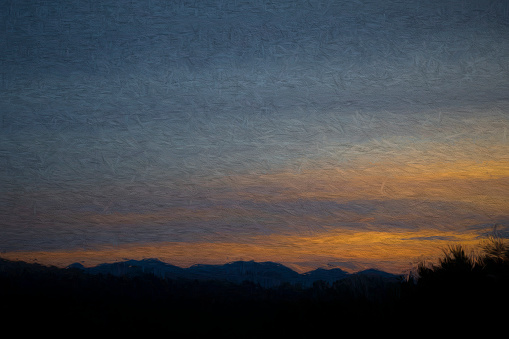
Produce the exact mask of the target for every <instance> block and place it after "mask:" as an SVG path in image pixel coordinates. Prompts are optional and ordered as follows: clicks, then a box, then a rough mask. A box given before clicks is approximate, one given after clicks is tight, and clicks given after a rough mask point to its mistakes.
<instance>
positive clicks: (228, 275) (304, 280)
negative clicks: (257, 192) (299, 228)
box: [68, 259, 397, 287]
mask: <svg viewBox="0 0 509 339" xmlns="http://www.w3.org/2000/svg"><path fill="white" fill-rule="evenodd" d="M68 268H76V269H80V270H83V271H86V272H88V273H91V274H111V275H114V276H139V275H143V274H152V275H155V276H157V277H161V278H167V279H192V280H218V281H229V282H232V283H238V284H240V283H242V282H244V281H249V282H253V283H256V284H259V285H260V286H262V287H276V286H280V285H282V284H285V283H289V284H293V285H297V284H299V285H301V286H303V287H309V286H312V285H313V283H314V282H316V281H324V282H327V283H330V284H331V283H333V282H335V281H338V280H342V279H345V278H348V277H354V276H357V275H363V276H376V277H380V278H382V279H396V278H397V276H396V275H394V274H391V273H387V272H383V271H379V270H375V269H369V270H365V271H361V272H357V273H354V274H351V273H348V272H345V271H343V270H342V269H340V268H333V269H323V268H318V269H316V270H313V271H310V272H306V273H303V274H300V273H298V272H296V271H294V270H292V269H291V268H289V267H287V266H284V265H282V264H279V263H275V262H270V261H266V262H256V261H235V262H230V263H227V264H223V265H205V264H197V265H193V266H191V267H188V268H181V267H178V266H174V265H171V264H168V263H165V262H162V261H160V260H158V259H143V260H128V261H123V262H116V263H104V264H100V265H97V266H95V267H89V268H86V267H84V266H83V265H81V264H79V263H75V264H72V265H70V266H68Z"/></svg>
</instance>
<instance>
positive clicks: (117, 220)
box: [0, 0, 509, 269]
mask: <svg viewBox="0 0 509 339" xmlns="http://www.w3.org/2000/svg"><path fill="white" fill-rule="evenodd" d="M1 4H2V6H1V8H2V10H1V12H0V15H1V17H2V21H3V22H4V23H5V24H4V25H2V28H1V30H0V34H1V36H2V39H1V40H0V44H1V46H0V47H1V49H2V51H3V53H2V55H1V56H0V62H1V68H2V72H1V73H0V77H1V78H0V80H1V81H0V99H1V100H0V111H1V112H2V113H1V119H0V131H1V133H0V193H1V195H2V198H0V215H1V216H2V218H3V224H4V225H2V227H1V228H0V250H1V251H2V253H3V254H4V255H7V256H11V257H16V256H17V257H20V258H25V259H26V258H30V259H34V258H39V260H47V261H49V262H51V261H53V262H57V263H59V264H64V263H67V262H68V261H70V260H85V258H88V259H86V260H92V259H91V258H94V260H96V261H111V260H119V258H122V256H124V255H133V256H137V257H140V256H141V257H143V256H154V255H159V256H161V257H163V258H164V259H165V260H167V261H169V262H171V263H178V264H182V265H189V264H192V263H197V262H205V261H208V260H211V261H213V262H224V261H227V260H229V259H231V258H241V259H255V260H259V259H264V260H272V261H284V263H286V264H290V265H294V267H298V268H301V269H306V268H310V267H319V266H326V265H327V264H330V263H334V262H342V263H345V262H348V266H349V267H357V268H361V267H367V266H377V267H382V268H390V269H402V267H403V266H404V265H407V264H408V262H409V261H412V260H415V258H416V257H420V258H422V257H433V255H434V253H436V252H437V251H438V250H439V248H440V247H441V246H443V245H444V244H445V243H446V241H447V240H451V239H452V240H454V241H464V242H466V243H468V244H473V243H474V241H477V240H478V239H480V237H481V236H482V235H483V234H485V233H486V232H488V231H489V230H491V229H493V226H494V225H495V224H498V225H499V226H498V230H499V231H500V232H502V234H505V233H504V232H505V231H506V227H507V225H508V220H509V216H508V212H509V206H508V205H509V202H508V201H509V197H508V196H507V186H508V184H509V182H508V180H509V178H508V174H509V167H508V164H509V157H508V154H509V149H508V145H509V141H508V128H509V96H508V95H507V93H509V88H508V87H509V86H508V85H509V82H508V80H507V79H509V67H508V65H509V6H508V5H507V3H505V2H504V1H489V2H485V1H483V2H481V1H473V0H472V1H427V2H425V3H424V2H422V1H404V2H400V1H384V2H380V1H362V0H359V1H313V2H308V1H277V2H276V1H265V0H263V1H262V0H259V1H175V2H166V1H146V2H144V1H136V2H132V1H125V2H124V1H121V2H114V1H101V2H97V1H67V2H65V3H62V2H59V1H47V2H45V3H44V4H35V3H33V2H31V1H2V3H1ZM353 231H355V232H358V233H359V234H364V236H365V237H360V238H355V239H360V240H359V241H361V240H362V241H364V244H365V245H364V247H362V246H361V243H359V244H357V245H356V247H355V248H354V249H352V248H348V249H344V251H343V252H342V251H341V250H339V249H341V248H342V247H341V246H340V245H337V246H336V247H335V248H336V249H338V250H335V249H333V248H331V247H330V246H328V245H323V244H322V245H320V246H318V245H316V244H318V243H319V242H318V240H317V239H322V240H323V239H329V241H328V244H331V243H335V242H334V241H330V239H331V238H330V237H332V236H334V237H336V238H334V239H353V238H352V234H353V233H351V232H353ZM362 232H365V233H362ZM370 232H382V233H380V234H379V238H378V242H376V239H377V237H376V236H375V235H374V234H375V233H370ZM404 232H414V233H409V234H406V233H405V234H406V235H405V234H403V233H404ZM355 234H357V233H355ZM391 234H392V238H391V237H389V236H388V235H391ZM313 239H314V240H313ZM373 239H375V240H373ZM388 239H392V240H388ZM394 239H414V240H415V239H421V240H422V241H421V243H419V246H421V245H422V248H421V247H417V248H419V249H420V251H421V252H419V253H414V252H411V253H410V252H405V251H406V250H403V249H402V248H403V247H404V242H401V243H400V242H398V244H397V246H399V247H398V248H400V249H401V253H402V255H401V256H400V257H397V258H393V257H390V258H389V257H384V256H383V255H382V254H380V257H379V258H378V260H377V258H376V257H374V256H373V255H372V254H370V253H371V252H370V251H369V248H371V249H372V248H377V246H382V248H385V247H384V246H386V248H387V252H391V250H392V249H393V248H392V247H391V246H396V245H395V243H393V242H391V241H395V240H394ZM306 241H307V243H306ZM348 241H350V240H348ZM352 241H353V240H352ZM373 241H375V242H373ZM196 243H199V244H208V245H207V246H210V248H212V247H213V248H214V249H213V250H212V249H211V252H210V253H208V252H207V253H208V254H205V252H204V253H203V254H200V249H199V248H198V249H196V247H194V246H195V244H196ZM345 243H346V240H345ZM165 244H166V245H165ZM176 244H178V248H179V250H178V251H177V250H176V249H175V248H176V247H175V246H177V245H176ZM186 244H188V245H189V246H188V247H185V246H186ZM225 244H230V245H231V244H235V246H233V245H231V246H230V245H225ZM253 244H254V245H256V246H258V247H257V248H253V247H251V249H249V248H250V247H249V246H254V245H253ZM306 244H308V245H309V246H308V247H309V248H310V250H309V251H307V252H305V253H304V252H303V250H296V248H301V249H302V248H306V246H307V245H306ZM313 244H315V245H313ZM408 244H409V245H408V246H410V245H411V246H414V247H415V244H414V243H412V244H410V242H409V243H408ZM126 246H128V248H129V250H126V248H127V247H126ZM151 246H152V247H151ZM154 246H156V247H157V249H158V250H157V251H156V250H148V249H149V248H152V249H154V248H156V247H154ZM172 246H173V247H172ZM203 246H205V245H203ZM221 246H223V247H221ZM243 246H244V247H243ZM292 246H293V247H292ZM163 247H164V249H163ZM183 248H186V249H185V250H183ZM203 248H204V247H202V249H203ZM221 248H222V249H223V250H221ZM276 248H287V250H286V252H281V251H279V250H278V251H276V250H274V249H276ZM292 248H293V249H294V250H292ZM105 249H107V251H109V252H107V253H108V254H107V255H106V254H104V253H106V252H104V251H106V250H105ZM94 251H95V252H94ZM101 251H103V252H101ZM115 251H117V252H115ZM158 251H159V252H158ZM229 251H230V253H229ZM355 251H357V252H355ZM347 252H348V253H347ZM354 252H355V253H358V255H355V256H353V254H352V253H354ZM51 253H53V254H54V255H52V254H51ZM55 253H57V254H58V255H57V254H55ZM94 253H97V255H96V256H94ZM101 253H102V254H101ZM126 253H127V254H126ZM380 253H382V252H380ZM363 254H364V255H365V257H366V258H367V259H365V260H363V259H362V258H363ZM66 255H67V258H68V259H66ZM80 255H81V256H82V258H81V259H80ZM404 255H407V256H410V257H411V258H406V257H404ZM368 257H369V258H368ZM44 258H46V259H44ZM403 262H404V263H403Z"/></svg>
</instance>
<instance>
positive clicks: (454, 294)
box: [405, 236, 509, 322]
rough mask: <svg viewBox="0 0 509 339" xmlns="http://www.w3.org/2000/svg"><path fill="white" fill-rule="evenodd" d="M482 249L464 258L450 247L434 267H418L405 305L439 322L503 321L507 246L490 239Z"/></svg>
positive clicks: (508, 280) (460, 251) (508, 271)
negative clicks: (438, 318)
mask: <svg viewBox="0 0 509 339" xmlns="http://www.w3.org/2000/svg"><path fill="white" fill-rule="evenodd" d="M481 249H482V252H481V254H478V255H474V254H472V255H467V253H466V251H465V248H464V247H463V246H461V245H454V246H449V247H448V248H447V249H445V250H444V256H443V257H442V258H441V259H439V261H438V264H437V265H426V264H425V263H420V264H419V266H418V268H417V278H416V279H417V281H416V282H415V281H414V283H415V286H412V287H410V288H408V286H407V289H405V291H406V293H407V294H405V297H409V300H407V302H408V301H409V302H410V303H411V304H413V306H414V307H416V308H417V309H418V310H419V312H421V315H424V314H432V315H433V316H434V317H441V318H442V319H451V317H455V318H458V317H460V315H462V316H467V317H468V318H471V319H475V321H481V322H482V321H488V320H489V321H494V320H496V319H502V317H503V316H504V314H506V310H507V305H508V302H509V293H508V287H509V260H508V258H509V256H508V253H509V245H508V244H507V242H506V241H505V240H504V239H501V238H499V237H496V236H492V237H490V238H488V240H487V241H486V242H485V243H484V244H482V245H481ZM411 284H412V282H410V285H411ZM465 319H466V318H464V319H463V320H464V321H466V320H465Z"/></svg>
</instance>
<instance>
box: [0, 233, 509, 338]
mask: <svg viewBox="0 0 509 339" xmlns="http://www.w3.org/2000/svg"><path fill="white" fill-rule="evenodd" d="M508 282H509V247H508V246H507V244H506V243H505V242H504V241H503V240H502V239H499V238H492V239H491V240H490V242H488V243H486V244H485V245H484V247H483V252H482V254H480V255H477V256H474V255H467V254H466V252H465V249H464V248H463V247H461V246H451V247H449V248H448V249H447V250H446V251H444V257H443V258H442V259H440V260H439V262H438V264H432V265H427V264H425V263H421V264H420V265H419V266H418V267H417V269H416V274H414V275H412V276H410V277H408V278H402V279H400V280H394V279H393V280H387V279H384V278H383V277H381V276H357V275H353V276H351V277H348V278H345V279H341V280H338V281H336V282H334V283H332V284H329V283H326V282H324V281H318V282H316V283H314V284H313V286H312V287H309V288H303V287H302V286H299V285H290V284H283V285H281V286H279V287H277V288H262V287H261V286H259V285H257V284H254V283H250V282H244V283H242V284H233V283H228V282H225V281H199V280H184V279H164V278H160V277H156V276H155V275H152V274H145V275H141V276H134V277H128V276H120V277H119V276H112V275H103V274H97V275H91V274H87V273H84V272H83V271H82V270H79V269H76V268H67V269H63V268H56V267H51V266H50V267H48V266H43V265H39V264H29V263H25V262H19V261H9V260H4V259H0V298H1V307H2V310H3V311H4V312H3V315H1V316H0V319H1V322H2V325H3V326H2V327H3V328H4V329H5V328H8V327H9V326H12V325H13V324H15V323H18V324H21V326H26V328H31V329H34V330H36V331H38V332H39V333H40V332H41V331H44V330H47V331H58V330H64V329H65V330H66V331H72V332H71V333H81V334H84V333H85V331H88V332H89V333H90V334H92V333H106V332H107V331H108V332H110V333H112V334H121V333H124V334H135V333H136V331H141V333H145V334H146V333H149V332H150V331H153V332H154V334H156V333H159V335H161V334H164V337H172V336H173V337H179V338H182V337H196V336H197V337H202V336H205V335H207V336H209V335H216V334H221V335H222V337H236V338H247V337H265V338H267V337H313V336H314V335H315V336H316V335H326V336H328V337H330V336H331V330H333V331H334V335H333V337H338V336H341V335H340V334H341V333H343V331H346V329H352V328H360V329H362V333H364V334H366V333H368V332H369V331H371V332H379V333H381V332H383V331H387V330H389V329H391V328H392V329H397V328H399V329H401V328H402V326H404V325H411V324H413V326H417V328H418V326H419V325H422V324H423V323H429V322H433V321H441V322H443V323H444V324H449V325H451V324H457V321H463V322H469V324H470V325H473V324H478V325H480V324H482V323H483V322H485V321H500V320H504V319H507V315H508V313H507V310H508V309H507V307H508V305H509V304H508V303H507V302H508V301H509V293H508V286H509V285H508ZM452 319H455V320H454V321H453V320H452ZM345 333H346V332H345Z"/></svg>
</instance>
